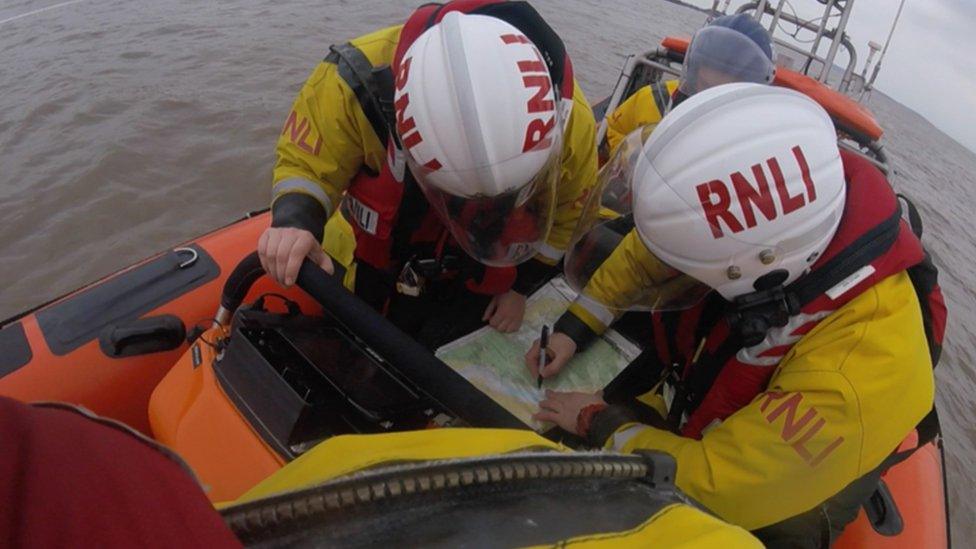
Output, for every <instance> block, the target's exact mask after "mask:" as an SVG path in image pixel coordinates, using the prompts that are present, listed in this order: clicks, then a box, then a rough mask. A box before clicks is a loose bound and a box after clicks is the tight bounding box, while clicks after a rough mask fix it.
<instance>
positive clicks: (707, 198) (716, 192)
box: [695, 179, 743, 238]
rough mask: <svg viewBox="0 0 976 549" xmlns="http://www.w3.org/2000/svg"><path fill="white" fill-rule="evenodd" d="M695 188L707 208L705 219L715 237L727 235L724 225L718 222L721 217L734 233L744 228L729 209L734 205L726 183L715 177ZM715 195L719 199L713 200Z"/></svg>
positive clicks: (704, 207)
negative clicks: (723, 229) (721, 225)
mask: <svg viewBox="0 0 976 549" xmlns="http://www.w3.org/2000/svg"><path fill="white" fill-rule="evenodd" d="M695 188H696V189H697V190H698V199H699V200H700V201H701V205H702V208H703V209H704V210H705V221H707V222H708V226H709V227H711V229H712V236H713V237H715V238H722V237H723V236H725V234H724V233H723V232H722V227H720V226H719V224H718V221H719V219H721V220H722V221H724V222H725V224H726V225H728V226H729V229H730V230H731V231H732V232H733V233H737V232H739V231H742V230H743V227H742V224H740V223H739V220H738V219H736V218H735V215H734V214H733V213H732V212H730V211H729V206H730V205H732V197H731V196H729V190H728V189H727V188H726V187H725V184H724V183H722V182H721V181H720V180H718V179H715V180H713V181H709V182H708V183H702V184H701V185H698V186H697V187H695ZM713 196H714V197H715V198H717V199H718V200H717V201H716V202H712V197H713Z"/></svg>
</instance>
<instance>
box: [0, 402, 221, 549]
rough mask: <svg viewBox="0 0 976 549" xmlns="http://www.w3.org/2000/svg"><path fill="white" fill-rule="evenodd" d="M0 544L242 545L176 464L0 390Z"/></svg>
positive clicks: (112, 432) (99, 427)
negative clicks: (12, 398) (1, 392)
mask: <svg viewBox="0 0 976 549" xmlns="http://www.w3.org/2000/svg"><path fill="white" fill-rule="evenodd" d="M0 546H2V547H28V546H29V547H103V548H105V547H208V548H211V549H216V548H221V547H240V543H239V542H238V541H237V539H236V538H235V537H234V535H233V534H232V533H231V532H230V530H229V529H228V528H227V527H226V526H225V525H224V523H223V521H222V520H221V518H220V515H219V514H218V513H217V512H216V511H215V510H214V508H213V506H212V505H211V504H210V502H209V501H208V500H207V498H206V496H205V495H204V494H203V492H202V490H201V489H200V487H199V485H198V484H197V483H196V481H195V480H194V479H193V478H192V477H191V476H190V475H189V474H188V473H187V471H186V470H184V469H183V467H182V466H181V465H180V464H179V463H177V462H176V461H174V460H172V459H171V458H169V457H168V456H166V455H165V454H163V453H161V452H160V451H158V450H156V449H155V448H153V447H151V446H150V445H149V444H148V443H147V442H144V441H142V440H140V439H138V438H136V437H135V436H134V435H132V434H130V433H127V432H125V431H123V430H122V429H121V428H116V427H112V426H108V425H104V424H102V423H100V422H97V421H93V420H92V419H89V418H87V417H85V416H84V415H82V414H81V413H78V412H75V411H70V410H64V409H56V408H42V407H35V406H28V405H26V404H22V403H20V402H17V401H15V400H11V399H8V398H5V397H0Z"/></svg>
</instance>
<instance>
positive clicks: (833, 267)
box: [653, 151, 946, 446]
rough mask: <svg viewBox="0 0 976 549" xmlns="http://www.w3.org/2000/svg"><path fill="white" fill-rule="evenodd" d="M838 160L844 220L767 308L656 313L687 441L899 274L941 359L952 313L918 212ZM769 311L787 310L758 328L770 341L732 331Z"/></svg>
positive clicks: (746, 399) (861, 163) (877, 180)
mask: <svg viewBox="0 0 976 549" xmlns="http://www.w3.org/2000/svg"><path fill="white" fill-rule="evenodd" d="M841 158H842V160H843V164H844V176H845V178H846V180H847V200H846V204H845V207H844V214H843V217H842V219H841V223H840V225H839V227H838V229H837V233H836V234H835V236H834V238H833V240H832V241H831V243H830V245H829V246H828V247H827V249H826V250H825V251H824V253H823V255H822V256H821V257H820V258H819V259H818V260H817V261H816V263H815V264H814V266H813V268H812V269H811V272H809V273H807V274H806V275H804V276H802V277H800V278H799V279H798V280H796V281H795V282H793V283H791V284H789V285H788V286H786V287H785V288H783V287H780V288H779V289H778V290H775V291H772V292H769V293H768V295H767V296H766V297H767V298H768V299H766V300H765V301H764V302H762V303H758V304H756V303H752V304H748V305H746V306H745V307H744V308H743V304H741V303H740V304H739V306H740V308H739V310H738V311H733V312H732V314H731V315H730V314H729V307H730V305H729V303H728V302H726V301H724V300H722V299H721V297H718V296H714V297H713V298H712V299H709V300H706V301H705V302H703V303H702V304H699V306H697V307H695V308H693V309H690V310H687V311H682V312H672V313H659V314H655V315H654V318H653V324H654V334H655V340H656V341H655V343H656V348H657V350H658V357H659V359H660V360H661V361H662V363H663V364H662V366H663V365H672V368H673V369H674V371H673V378H674V379H679V380H680V381H679V382H678V383H676V384H675V385H676V387H677V388H676V393H675V395H674V397H673V400H672V404H671V407H670V410H669V418H668V419H669V421H670V422H672V424H673V425H676V426H677V425H681V427H680V432H681V434H682V435H683V436H687V437H691V438H696V439H697V438H701V437H702V435H703V434H704V432H705V431H706V430H707V429H708V428H710V427H711V426H713V425H715V424H717V423H719V422H721V421H723V420H725V419H726V418H727V417H729V416H730V415H732V414H733V413H735V412H736V411H738V410H739V409H741V408H743V407H745V406H746V405H748V404H749V403H750V402H751V401H752V400H753V399H754V398H755V397H756V396H757V395H759V394H760V393H761V392H763V391H764V390H766V388H767V386H768V384H769V381H770V378H772V376H773V374H774V372H775V371H776V367H777V366H778V365H779V363H780V361H781V360H782V359H783V357H785V356H786V354H787V353H789V351H790V349H791V348H792V347H793V345H794V344H796V342H798V341H799V340H800V339H801V338H802V337H803V336H804V335H805V334H807V333H809V332H810V331H811V330H813V329H814V328H815V327H816V326H817V324H818V323H820V321H822V320H823V319H824V318H826V317H828V316H829V315H830V314H832V313H833V312H834V311H836V310H838V309H840V308H841V307H843V306H844V305H846V304H847V303H849V302H850V301H851V300H853V299H854V298H855V297H857V296H858V295H860V294H862V293H863V292H864V291H866V290H867V289H869V288H870V287H871V286H873V285H875V284H876V283H878V282H880V281H881V280H883V279H884V278H886V277H888V276H891V275H894V274H897V273H899V272H901V271H906V270H907V272H908V274H909V276H910V278H911V280H912V283H913V285H914V287H915V291H916V293H917V295H918V299H919V302H920V304H921V308H922V316H923V320H924V324H925V333H926V337H927V339H928V343H929V349H930V353H931V359H932V364H933V366H934V365H935V364H936V363H937V362H938V359H939V355H940V353H941V347H942V338H943V336H944V333H945V320H946V307H945V301H944V299H943V296H942V292H941V290H940V289H939V286H938V281H937V275H938V271H937V270H936V268H935V266H934V264H933V263H932V261H931V258H930V257H929V256H928V254H927V253H926V252H925V250H924V249H923V247H922V244H921V241H920V239H919V237H920V235H921V220H920V218H919V216H918V213H917V211H915V209H914V207H913V206H912V205H911V203H910V202H907V199H906V203H907V204H908V208H909V222H906V221H905V220H903V219H902V213H901V212H902V210H901V204H900V201H899V197H898V196H897V195H896V194H895V192H894V190H893V189H892V188H891V185H890V184H889V183H888V181H887V179H885V177H884V176H883V175H882V174H881V172H880V171H878V170H877V169H876V168H875V167H874V166H872V165H871V164H870V163H869V162H868V161H867V160H865V159H863V158H861V157H859V156H857V155H855V154H853V153H848V152H845V151H841ZM763 308H765V310H766V312H769V311H779V312H781V313H785V314H783V316H782V317H781V319H780V321H779V322H777V323H776V325H774V326H767V327H768V329H767V330H761V331H762V333H764V334H765V338H762V340H761V342H760V343H756V344H752V345H749V344H746V343H744V341H745V340H746V338H745V336H744V335H743V334H742V333H741V330H738V329H736V328H734V327H733V326H739V324H740V323H742V322H745V323H749V322H753V323H754V322H755V321H756V318H755V317H754V315H755V313H756V311H757V310H758V311H759V312H762V311H761V309H763ZM750 309H751V310H750ZM750 315H753V318H750ZM760 316H762V315H760ZM766 317H767V318H768V315H766ZM754 341H755V340H754ZM696 355H697V356H696ZM682 418H686V421H684V423H683V424H681V420H682ZM937 425H938V421H937V418H936V417H935V411H934V408H933V411H932V412H930V414H929V416H927V417H926V418H925V419H924V420H923V421H922V423H920V425H919V427H918V430H919V438H920V439H921V440H920V443H919V446H922V445H923V444H924V442H927V441H928V440H931V439H932V438H934V437H935V435H936V434H937V430H938V426H937ZM923 431H924V432H923Z"/></svg>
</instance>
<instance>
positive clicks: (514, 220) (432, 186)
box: [407, 120, 562, 267]
mask: <svg viewBox="0 0 976 549" xmlns="http://www.w3.org/2000/svg"><path fill="white" fill-rule="evenodd" d="M556 123H557V124H558V120H557V121H556ZM560 133H561V132H559V131H558V130H553V131H550V132H549V134H550V135H549V137H546V138H544V139H542V140H541V141H542V142H541V143H540V144H539V145H537V146H536V147H535V148H534V149H533V150H530V151H527V152H526V153H525V154H530V155H531V154H536V155H542V154H546V155H548V157H547V159H546V161H545V163H544V165H543V167H542V169H541V170H539V171H537V172H536V173H535V174H534V175H532V176H531V177H529V178H528V179H527V180H525V181H515V182H512V184H511V185H505V187H506V188H507V190H504V191H502V192H500V193H497V194H493V195H487V194H475V195H472V196H462V195H460V194H455V193H452V192H449V191H447V190H445V189H444V187H445V186H444V185H440V184H438V181H439V180H440V181H443V180H444V179H449V180H452V181H462V182H463V181H470V182H471V183H472V184H471V185H470V188H484V186H483V185H479V184H478V183H479V181H481V180H484V178H497V174H499V173H505V171H506V169H505V168H506V167H511V166H505V164H508V163H517V162H519V161H523V160H524V159H518V158H516V159H511V160H509V161H506V162H503V163H499V164H498V165H495V166H486V167H483V168H480V169H472V170H468V171H454V172H450V171H447V170H444V169H438V170H431V169H429V168H427V167H425V166H421V165H419V164H417V163H416V162H415V161H414V160H413V159H412V158H411V156H410V155H409V154H408V155H407V164H408V166H409V167H410V171H411V173H412V174H413V175H414V177H415V178H416V180H417V183H418V185H419V186H420V188H421V190H422V191H423V192H424V195H425V196H426V197H427V201H428V202H429V203H430V205H431V206H432V207H433V208H434V211H436V212H437V214H438V215H439V216H440V218H441V221H443V222H444V224H445V226H447V228H448V230H449V231H450V232H451V235H452V236H453V237H454V239H455V241H456V242H457V243H458V245H459V246H460V247H461V248H462V249H463V250H464V251H465V252H466V253H467V254H468V255H470V256H471V257H472V258H474V259H475V260H477V261H478V262H480V263H483V264H485V265H490V266H493V267H507V266H513V265H518V264H519V263H523V262H525V261H527V260H529V259H531V258H532V257H533V256H535V255H536V253H537V252H538V249H539V247H540V246H541V245H542V244H543V243H545V241H546V239H547V238H548V236H549V231H550V229H551V228H552V221H553V215H554V211H555V203H556V183H557V182H558V180H559V174H560V167H561V163H560V159H561V154H560V153H561V151H562V146H561V141H560V137H559V134H560ZM479 178H480V179H479ZM506 183H507V182H506Z"/></svg>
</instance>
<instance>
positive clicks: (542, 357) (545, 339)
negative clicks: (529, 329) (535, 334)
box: [538, 324, 549, 389]
mask: <svg viewBox="0 0 976 549" xmlns="http://www.w3.org/2000/svg"><path fill="white" fill-rule="evenodd" d="M547 347H549V326H546V325H544V324H543V326H542V337H540V338H539V379H538V382H539V389H541V388H542V367H543V366H545V365H546V362H548V358H549V356H548V355H547V354H546V348H547Z"/></svg>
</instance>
